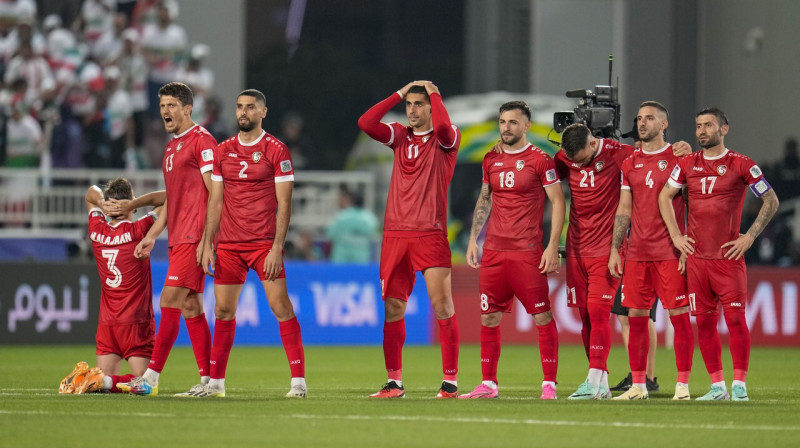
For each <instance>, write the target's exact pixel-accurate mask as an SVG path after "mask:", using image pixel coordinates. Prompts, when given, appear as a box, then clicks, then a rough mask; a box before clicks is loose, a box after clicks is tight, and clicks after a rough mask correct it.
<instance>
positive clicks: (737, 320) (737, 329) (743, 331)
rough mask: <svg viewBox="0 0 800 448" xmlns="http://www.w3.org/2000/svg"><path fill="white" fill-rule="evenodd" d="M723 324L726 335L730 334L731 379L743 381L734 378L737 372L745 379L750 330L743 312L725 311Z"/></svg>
mask: <svg viewBox="0 0 800 448" xmlns="http://www.w3.org/2000/svg"><path fill="white" fill-rule="evenodd" d="M725 323H726V324H728V333H730V349H731V359H732V360H733V373H734V378H733V379H735V380H739V381H744V379H739V378H736V371H737V370H738V371H739V374H740V375H743V376H744V377H745V378H746V377H747V368H748V367H749V365H750V330H749V329H748V328H747V321H746V320H745V318H744V310H741V311H738V310H727V311H725Z"/></svg>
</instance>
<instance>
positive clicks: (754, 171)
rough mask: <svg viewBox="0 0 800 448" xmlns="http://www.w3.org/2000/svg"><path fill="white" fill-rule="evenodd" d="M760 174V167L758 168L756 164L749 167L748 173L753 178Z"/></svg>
mask: <svg viewBox="0 0 800 448" xmlns="http://www.w3.org/2000/svg"><path fill="white" fill-rule="evenodd" d="M761 174H762V173H761V168H759V167H758V165H753V166H751V167H750V175H751V176H753V177H754V178H758V177H761Z"/></svg>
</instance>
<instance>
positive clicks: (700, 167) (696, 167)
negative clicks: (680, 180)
mask: <svg viewBox="0 0 800 448" xmlns="http://www.w3.org/2000/svg"><path fill="white" fill-rule="evenodd" d="M692 169H693V170H695V171H703V167H702V166H693V167H692Z"/></svg>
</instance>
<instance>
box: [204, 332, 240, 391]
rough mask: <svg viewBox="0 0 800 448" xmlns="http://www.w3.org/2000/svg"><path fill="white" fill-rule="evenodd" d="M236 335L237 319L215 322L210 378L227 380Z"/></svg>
mask: <svg viewBox="0 0 800 448" xmlns="http://www.w3.org/2000/svg"><path fill="white" fill-rule="evenodd" d="M235 335H236V318H235V317H234V318H233V320H219V319H217V320H215V321H214V345H212V346H211V361H210V363H211V369H210V372H209V373H210V376H211V378H215V379H222V378H225V370H226V369H227V368H228V358H229V357H230V355H231V348H232V347H233V338H234V336H235Z"/></svg>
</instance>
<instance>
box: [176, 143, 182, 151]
mask: <svg viewBox="0 0 800 448" xmlns="http://www.w3.org/2000/svg"><path fill="white" fill-rule="evenodd" d="M181 148H183V142H180V143H178V147H177V148H175V152H178V151H180V150H181Z"/></svg>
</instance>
